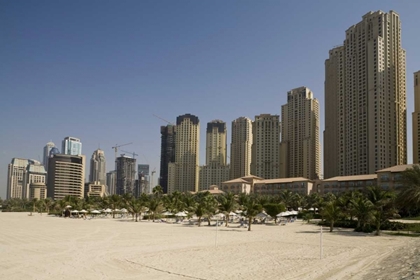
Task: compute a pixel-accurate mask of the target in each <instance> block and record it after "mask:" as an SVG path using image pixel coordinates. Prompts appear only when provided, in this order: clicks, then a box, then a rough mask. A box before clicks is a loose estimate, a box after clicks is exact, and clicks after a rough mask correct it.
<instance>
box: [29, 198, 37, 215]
mask: <svg viewBox="0 0 420 280" xmlns="http://www.w3.org/2000/svg"><path fill="white" fill-rule="evenodd" d="M37 201H38V198H32V200H31V202H32V212H35V211H36V204H37ZM32 212H31V214H30V215H31V216H32Z"/></svg>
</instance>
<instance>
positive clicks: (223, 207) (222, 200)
mask: <svg viewBox="0 0 420 280" xmlns="http://www.w3.org/2000/svg"><path fill="white" fill-rule="evenodd" d="M218 202H219V210H220V211H221V212H222V213H223V214H225V216H226V224H225V226H226V227H227V226H229V214H230V212H232V211H234V210H235V208H236V200H235V195H234V194H233V193H231V192H229V193H224V194H222V195H221V196H219V197H218Z"/></svg>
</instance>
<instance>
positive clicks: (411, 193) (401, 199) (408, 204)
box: [397, 165, 420, 209]
mask: <svg viewBox="0 0 420 280" xmlns="http://www.w3.org/2000/svg"><path fill="white" fill-rule="evenodd" d="M401 181H402V183H403V187H402V190H401V192H400V193H399V195H398V199H397V202H398V204H399V205H400V206H402V207H404V208H408V209H410V208H411V209H413V208H414V209H416V208H419V207H420V166H419V165H413V167H412V168H407V169H406V170H405V171H403V172H402V173H401Z"/></svg>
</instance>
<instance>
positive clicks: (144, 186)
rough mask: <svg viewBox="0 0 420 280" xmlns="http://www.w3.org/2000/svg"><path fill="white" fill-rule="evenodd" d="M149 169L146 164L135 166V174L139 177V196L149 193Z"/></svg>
mask: <svg viewBox="0 0 420 280" xmlns="http://www.w3.org/2000/svg"><path fill="white" fill-rule="evenodd" d="M149 171H150V167H149V165H148V164H138V165H137V174H138V177H139V188H140V189H139V194H142V193H146V194H148V193H151V189H150V188H151V186H150V176H149Z"/></svg>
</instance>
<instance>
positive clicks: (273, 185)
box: [254, 177, 314, 195]
mask: <svg viewBox="0 0 420 280" xmlns="http://www.w3.org/2000/svg"><path fill="white" fill-rule="evenodd" d="M313 187H314V182H313V181H312V180H310V179H308V178H303V177H295V178H279V179H268V180H261V181H258V182H256V183H255V184H254V193H256V194H261V195H280V194H281V193H282V192H284V191H291V192H294V193H298V194H301V195H309V194H311V193H312V191H313Z"/></svg>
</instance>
